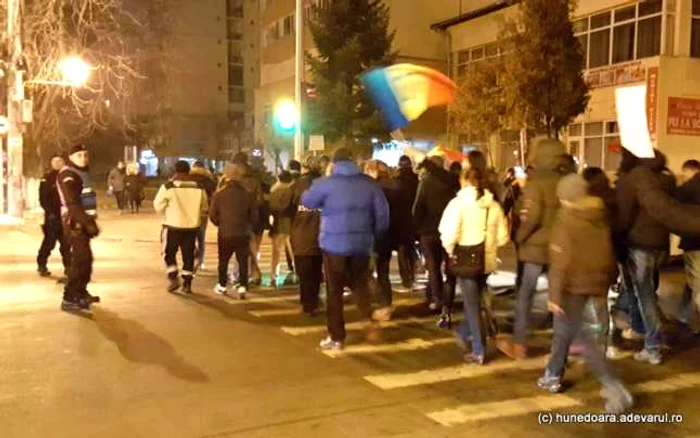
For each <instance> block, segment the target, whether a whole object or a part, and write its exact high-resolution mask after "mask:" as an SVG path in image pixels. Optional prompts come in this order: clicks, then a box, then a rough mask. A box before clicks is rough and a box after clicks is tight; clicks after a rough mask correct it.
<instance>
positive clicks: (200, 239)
mask: <svg viewBox="0 0 700 438" xmlns="http://www.w3.org/2000/svg"><path fill="white" fill-rule="evenodd" d="M207 225H209V220H208V218H204V217H203V218H202V224H201V225H200V226H199V231H198V232H197V264H198V265H201V264H203V263H204V253H205V251H206V247H207V245H206V241H205V238H206V236H207Z"/></svg>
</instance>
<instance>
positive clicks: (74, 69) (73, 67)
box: [58, 56, 91, 87]
mask: <svg viewBox="0 0 700 438" xmlns="http://www.w3.org/2000/svg"><path fill="white" fill-rule="evenodd" d="M58 68H59V69H60V70H61V76H62V77H63V82H65V83H66V84H70V85H71V86H73V87H82V86H83V85H85V82H87V80H88V78H89V77H90V70H91V67H90V65H89V64H88V63H87V62H85V61H83V60H82V59H81V58H79V57H77V56H71V57H68V58H65V59H64V60H62V61H61V62H60V63H59V64H58Z"/></svg>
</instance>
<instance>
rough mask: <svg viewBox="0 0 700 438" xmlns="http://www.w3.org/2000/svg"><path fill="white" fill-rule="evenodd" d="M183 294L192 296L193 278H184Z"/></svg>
mask: <svg viewBox="0 0 700 438" xmlns="http://www.w3.org/2000/svg"><path fill="white" fill-rule="evenodd" d="M182 280H183V282H182V293H183V294H191V293H192V277H189V276H187V277H182Z"/></svg>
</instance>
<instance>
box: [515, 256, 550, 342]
mask: <svg viewBox="0 0 700 438" xmlns="http://www.w3.org/2000/svg"><path fill="white" fill-rule="evenodd" d="M543 272H544V265H537V264H535V263H525V264H524V265H523V275H522V279H521V280H520V288H519V289H518V296H517V303H516V307H515V327H514V330H513V341H514V342H515V343H516V344H520V345H525V341H526V340H527V332H528V327H529V324H530V310H531V309H532V298H533V297H534V296H535V292H536V291H537V279H538V278H539V277H540V275H542V273H543Z"/></svg>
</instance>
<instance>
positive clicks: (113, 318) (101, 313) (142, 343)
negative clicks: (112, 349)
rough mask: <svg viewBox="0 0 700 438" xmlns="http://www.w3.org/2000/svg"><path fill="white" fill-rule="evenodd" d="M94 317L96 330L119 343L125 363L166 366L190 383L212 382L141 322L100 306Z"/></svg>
mask: <svg viewBox="0 0 700 438" xmlns="http://www.w3.org/2000/svg"><path fill="white" fill-rule="evenodd" d="M92 314H93V318H92V319H93V320H94V321H95V324H96V325H97V328H98V329H99V330H100V332H101V333H102V334H103V335H104V336H105V337H106V338H107V339H109V340H110V341H112V342H114V343H115V344H116V346H117V348H118V349H119V352H120V353H121V354H122V356H124V358H125V359H126V360H128V361H130V362H137V363H143V364H151V365H157V366H160V367H163V368H164V369H165V370H166V371H167V372H168V373H170V374H171V375H172V376H174V377H177V378H179V379H182V380H186V381H188V382H193V383H206V382H209V376H207V375H206V374H205V373H204V371H202V370H201V369H199V368H197V367H196V366H195V365H192V364H190V363H188V362H187V361H185V359H184V358H183V357H182V356H180V355H179V354H178V353H177V352H176V351H175V349H174V348H173V346H172V345H170V343H168V341H166V340H165V339H163V338H161V337H160V336H158V335H156V334H155V333H153V332H151V331H149V330H148V329H147V328H146V327H144V326H143V325H142V324H141V323H139V322H137V321H133V320H130V319H123V318H120V317H119V315H117V314H116V313H114V312H110V311H109V310H106V309H103V308H100V307H99V306H94V307H93V308H92Z"/></svg>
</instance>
